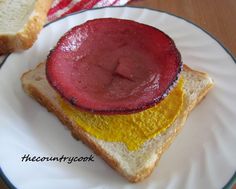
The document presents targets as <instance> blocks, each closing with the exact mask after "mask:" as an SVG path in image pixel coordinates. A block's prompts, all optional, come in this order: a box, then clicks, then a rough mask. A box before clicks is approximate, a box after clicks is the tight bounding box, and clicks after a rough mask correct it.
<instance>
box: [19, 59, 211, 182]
mask: <svg viewBox="0 0 236 189" xmlns="http://www.w3.org/2000/svg"><path fill="white" fill-rule="evenodd" d="M41 66H44V64H43V63H41V64H39V65H38V66H37V68H39V67H41ZM37 68H36V69H37ZM184 70H185V71H188V72H193V73H194V74H196V75H199V76H201V77H207V78H209V76H208V75H207V74H204V73H201V72H198V71H194V70H192V69H191V68H189V67H187V66H186V65H184ZM30 72H31V70H30V71H28V72H26V73H24V74H23V75H22V77H21V81H22V86H23V88H24V90H25V92H26V93H27V94H29V95H30V96H32V97H33V98H35V99H36V100H37V101H38V102H39V103H40V104H41V105H43V106H44V107H46V108H47V109H48V111H50V112H52V113H53V114H55V115H56V116H57V117H58V118H59V120H60V121H61V122H62V123H63V124H64V125H65V126H66V127H68V129H69V130H70V131H71V133H72V135H73V137H74V138H76V139H80V140H81V141H82V142H84V143H85V144H86V145H88V146H89V147H90V148H91V149H92V150H93V151H94V152H95V153H96V154H98V155H100V156H101V157H102V158H103V159H104V160H105V161H106V162H107V164H108V165H110V166H111V167H112V168H113V169H115V170H116V171H118V172H119V173H120V174H121V175H123V176H124V177H126V178H127V179H128V180H129V181H130V182H133V183H136V182H140V181H142V180H143V179H145V178H146V177H148V176H149V175H150V174H151V173H152V171H153V169H154V168H155V167H156V165H157V164H158V162H159V160H160V159H161V155H162V154H163V153H164V152H165V151H166V150H167V149H168V147H169V146H170V145H171V143H172V142H173V140H174V139H175V137H176V136H177V135H178V134H179V133H180V131H181V129H182V128H183V125H184V123H185V121H186V119H187V116H188V114H189V112H190V111H191V110H192V109H193V108H194V107H195V106H196V105H197V104H198V103H199V102H200V101H201V100H202V99H203V97H204V96H205V95H206V94H207V92H208V91H209V90H210V89H211V88H212V87H213V82H212V83H209V84H208V85H207V87H205V88H204V90H202V91H201V94H200V95H199V96H198V98H196V99H195V101H194V102H192V103H191V104H190V105H189V104H187V103H186V102H185V104H184V106H183V109H182V111H181V113H180V115H179V116H181V120H180V123H179V124H178V127H176V128H175V130H174V133H173V134H172V135H171V136H169V137H168V138H167V140H166V141H165V143H164V145H163V146H162V147H161V148H157V149H156V152H155V153H156V154H157V155H158V156H157V157H158V158H156V160H155V163H153V164H152V165H151V166H149V167H147V168H145V169H142V170H141V171H140V172H138V173H136V174H135V175H130V174H128V173H126V172H125V171H124V169H123V168H122V167H121V165H120V164H119V162H117V161H116V160H114V158H113V157H112V156H110V155H109V154H108V153H107V152H106V151H105V150H104V149H103V148H101V146H99V145H98V144H97V143H95V142H94V140H92V139H91V137H90V135H89V134H87V133H86V132H85V131H84V130H83V129H82V128H81V127H78V126H77V124H76V123H75V122H73V120H70V119H68V117H66V116H65V115H64V113H63V112H62V111H60V110H58V109H57V108H56V107H55V106H54V105H53V103H52V102H51V101H50V100H48V99H47V98H45V96H44V95H43V93H42V91H40V90H38V88H36V87H34V85H31V84H30V83H27V82H25V81H26V80H27V79H26V77H27V75H28V74H29V73H30Z"/></svg>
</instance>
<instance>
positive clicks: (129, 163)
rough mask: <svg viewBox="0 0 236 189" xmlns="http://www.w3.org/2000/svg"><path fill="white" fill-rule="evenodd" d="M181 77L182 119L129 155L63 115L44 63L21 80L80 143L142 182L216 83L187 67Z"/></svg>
mask: <svg viewBox="0 0 236 189" xmlns="http://www.w3.org/2000/svg"><path fill="white" fill-rule="evenodd" d="M182 76H183V77H184V92H185V97H184V107H183V109H182V110H181V113H180V115H179V116H178V117H177V119H176V120H175V121H174V123H173V124H172V125H171V126H170V127H169V128H168V129H167V130H166V131H165V132H164V133H161V134H159V135H157V136H156V137H155V138H153V139H150V140H148V141H147V142H146V143H145V144H144V145H143V146H142V147H141V148H140V149H139V150H137V151H129V150H128V149H127V148H126V146H125V145H124V144H122V143H118V142H106V141H104V140H100V139H97V138H95V137H93V136H91V135H90V134H88V133H86V132H85V131H84V130H83V129H81V128H80V127H79V126H78V125H77V124H76V123H75V121H74V120H70V119H69V118H68V117H67V116H66V115H65V114H64V113H63V109H62V108H61V105H60V103H59V101H58V93H57V92H56V91H55V90H54V89H53V88H52V87H51V86H50V85H49V83H48V82H47V79H46V75H45V63H41V64H39V65H38V66H37V67H36V68H35V69H34V70H30V71H28V72H27V73H25V74H24V75H23V76H22V78H21V80H22V86H23V88H24V90H25V92H26V93H28V94H29V95H30V96H32V97H33V98H35V99H36V100H37V101H38V102H39V103H41V104H42V105H43V106H45V107H46V108H47V109H48V110H49V111H51V112H53V113H54V114H55V115H56V116H57V117H58V118H59V119H60V120H61V122H62V123H63V124H64V125H66V126H67V127H68V128H69V129H70V130H71V132H72V134H73V136H74V137H75V138H79V139H81V140H82V141H83V142H84V143H85V144H87V145H88V146H89V147H90V148H92V149H93V150H94V151H95V153H97V154H98V155H100V156H101V157H102V158H103V159H104V160H105V161H106V162H107V163H108V164H109V165H110V166H111V167H112V168H114V169H115V170H117V171H118V172H119V173H121V174H122V175H123V176H125V177H126V178H127V179H128V180H129V181H131V182H139V181H141V180H143V179H144V178H146V177H147V176H148V175H150V174H151V172H152V171H153V169H154V167H155V165H156V164H157V162H158V161H159V160H160V157H161V155H162V154H163V152H164V151H165V150H166V149H167V148H168V146H169V145H170V144H171V143H172V141H173V139H174V138H175V137H176V136H177V134H178V133H179V132H180V130H181V128H182V127H183V125H184V122H185V120H186V118H187V115H188V113H189V112H190V111H191V110H192V109H193V108H194V107H195V105H196V104H197V103H198V102H200V101H201V99H202V98H203V97H204V96H205V95H206V94H207V92H208V91H209V89H210V88H211V87H212V86H213V81H212V79H211V78H210V77H209V76H208V75H207V74H205V73H201V72H198V71H194V70H192V69H190V68H189V67H187V66H184V71H183V72H182Z"/></svg>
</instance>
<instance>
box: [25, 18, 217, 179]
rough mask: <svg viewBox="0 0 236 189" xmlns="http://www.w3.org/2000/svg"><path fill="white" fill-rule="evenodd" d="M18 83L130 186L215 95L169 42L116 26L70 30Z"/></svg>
mask: <svg viewBox="0 0 236 189" xmlns="http://www.w3.org/2000/svg"><path fill="white" fill-rule="evenodd" d="M21 81H22V86H23V89H24V91H25V92H26V93H27V94H28V95H30V96H31V97H33V98H34V99H35V100H37V101H38V102H39V103H40V104H41V105H43V106H44V107H46V108H47V109H48V110H49V111H50V112H52V113H53V114H55V115H56V116H57V117H58V119H59V120H60V121H61V122H62V123H63V124H64V125H65V126H66V127H68V129H69V130H70V131H71V133H72V135H73V136H74V137H75V138H77V139H80V140H81V141H82V142H84V143H85V144H86V145H88V146H89V147H90V148H91V149H92V150H93V151H94V152H95V153H96V154H98V155H100V157H101V158H102V159H104V160H105V161H106V162H107V163H108V164H109V165H110V166H111V167H112V168H113V169H115V170H116V171H118V172H119V173H120V174H121V175H123V176H124V177H125V178H126V179H127V180H128V181H130V182H139V181H142V180H143V179H144V178H146V177H148V176H149V175H150V174H151V173H152V171H153V169H154V168H155V166H156V165H157V163H158V162H159V160H160V158H161V155H162V154H163V153H164V151H166V150H167V148H168V147H169V146H170V144H171V143H172V142H173V140H174V139H175V137H176V136H177V135H178V134H179V132H180V131H181V129H182V127H183V125H184V123H185V121H186V118H187V116H188V114H189V113H190V112H191V110H192V109H193V108H194V107H195V106H196V105H197V104H198V103H199V102H200V101H201V100H202V99H203V97H204V96H205V95H206V94H207V93H208V91H209V90H210V89H211V88H212V87H213V81H212V79H211V78H210V77H209V75H208V74H206V73H202V72H199V71H196V70H193V69H191V68H190V67H188V66H187V65H185V64H184V65H183V63H182V59H181V54H180V52H179V51H178V49H177V47H176V46H175V43H174V41H173V40H172V39H171V38H170V37H169V36H168V35H167V34H165V33H164V32H162V31H160V30H158V29H157V28H154V27H151V26H148V25H145V24H141V23H137V22H135V21H131V20H123V19H114V18H102V19H95V20H90V21H87V22H86V23H84V24H82V25H79V26H75V27H74V28H72V29H71V30H69V31H68V32H67V33H65V34H64V35H63V36H62V37H61V39H60V40H59V41H58V43H57V45H56V46H55V47H54V49H53V50H51V52H50V53H49V55H48V57H47V59H46V60H45V61H43V62H41V63H40V64H39V65H38V66H37V67H36V68H34V69H33V70H29V71H27V72H26V73H24V74H23V75H22V77H21Z"/></svg>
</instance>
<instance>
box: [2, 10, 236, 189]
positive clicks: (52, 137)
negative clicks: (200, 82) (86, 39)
mask: <svg viewBox="0 0 236 189" xmlns="http://www.w3.org/2000/svg"><path fill="white" fill-rule="evenodd" d="M100 17H116V18H125V19H131V20H136V21H138V22H142V23H145V24H149V25H152V26H154V27H157V28H159V29H161V30H163V31H164V32H166V33H167V34H168V35H170V36H171V37H172V38H173V39H174V41H175V42H176V44H177V47H178V48H179V50H180V52H181V54H182V58H183V62H184V63H185V64H188V65H189V66H191V67H192V68H194V69H197V70H201V71H204V72H207V73H209V75H210V76H211V77H212V78H213V79H214V81H215V83H216V84H215V87H214V89H213V90H212V91H211V92H210V93H209V94H208V95H207V97H206V98H205V100H204V101H203V102H202V103H201V104H200V105H199V106H198V107H197V108H196V109H195V110H194V111H193V112H192V113H191V115H190V117H189V118H188V120H187V123H186V125H185V127H184V129H183V131H182V132H181V134H180V135H179V136H178V137H177V139H176V140H175V142H174V143H173V145H171V147H170V148H169V150H168V151H167V152H166V153H165V154H164V155H163V157H162V159H161V161H160V163H159V165H158V167H157V168H156V169H155V170H154V172H153V173H152V175H151V176H150V177H149V178H148V179H146V180H145V181H143V182H141V183H138V184H131V183H128V182H127V181H126V180H125V179H123V178H122V177H121V176H119V175H118V174H117V173H116V172H115V171H113V170H112V169H111V168H109V167H108V166H107V165H106V164H105V163H104V162H103V161H102V160H101V159H100V158H99V157H98V156H96V155H94V156H95V161H94V162H87V163H72V164H67V163H59V162H38V163H36V162H22V161H21V157H22V156H23V155H24V154H30V155H31V156H41V157H42V156H61V155H64V156H89V155H90V154H93V152H92V151H90V149H88V148H87V147H86V146H84V145H83V144H82V143H81V142H78V141H76V140H74V139H73V138H72V137H71V135H70V132H69V131H68V130H66V129H65V128H64V127H63V125H62V124H61V123H60V122H59V121H58V120H57V118H56V117H55V116H53V115H52V114H50V113H48V112H47V111H46V110H45V109H44V108H43V107H41V106H40V105H39V104H38V103H37V102H35V101H34V100H32V99H31V98H30V97H28V96H27V95H26V94H25V93H24V92H23V90H22V88H21V83H20V76H21V75H22V73H24V72H25V71H27V70H28V69H30V68H33V67H35V66H36V65H37V64H38V63H39V62H40V61H43V60H45V58H46V56H47V54H48V52H49V50H50V49H51V48H52V47H53V46H54V45H55V43H56V42H57V40H58V39H59V38H60V37H61V36H62V34H64V33H65V32H66V31H67V30H69V29H70V28H71V27H73V26H75V25H78V24H81V23H83V22H85V21H86V20H89V19H93V18H100ZM94 45H96V44H94ZM98 48H99V47H98ZM235 82H236V65H235V62H234V60H233V58H232V57H231V56H230V55H229V54H228V53H227V52H226V51H225V49H223V48H222V46H220V45H219V43H218V42H216V40H214V39H213V38H212V37H210V36H209V35H208V34H206V33H205V32H204V31H203V30H201V29H199V28H198V27H196V26H194V25H193V24H191V23H189V22H187V21H185V20H183V19H181V18H177V17H176V16H172V15H169V14H166V13H163V12H158V11H153V10H148V9H142V8H129V7H120V8H118V7H116V8H104V9H96V10H90V11H85V12H82V13H77V14H74V15H71V16H68V17H66V18H64V19H61V20H59V21H56V22H54V23H52V24H50V25H48V26H46V27H45V28H44V29H43V31H42V32H41V34H40V36H39V39H38V40H37V42H36V43H35V45H34V46H33V47H32V48H31V49H29V50H27V51H25V52H23V53H14V54H11V55H10V56H9V57H8V58H7V60H6V61H5V63H4V65H3V66H2V68H1V70H0V91H1V93H0V149H1V154H0V165H1V169H2V171H3V172H4V174H5V175H6V177H7V178H8V179H9V180H10V182H11V183H12V184H13V185H14V186H16V187H17V188H57V189H59V188H126V189H127V188H168V189H169V188H221V187H223V186H224V185H225V184H226V183H227V181H228V180H229V179H230V178H231V176H232V175H233V173H234V171H235V170H236V161H235V160H236V148H235V145H236V128H235V126H236V100H235V97H236V88H235Z"/></svg>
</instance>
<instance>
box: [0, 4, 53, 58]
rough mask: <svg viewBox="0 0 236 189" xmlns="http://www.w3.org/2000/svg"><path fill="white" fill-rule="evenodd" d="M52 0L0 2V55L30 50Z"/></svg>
mask: <svg viewBox="0 0 236 189" xmlns="http://www.w3.org/2000/svg"><path fill="white" fill-rule="evenodd" d="M51 3H52V0H20V1H19V0H0V55H2V54H6V53H10V52H13V51H18V50H23V49H27V48H30V47H31V46H32V45H33V43H34V41H35V40H36V39H37V35H38V33H39V32H40V30H41V29H42V27H43V25H44V23H45V21H46V18H47V12H48V10H49V8H50V6H51Z"/></svg>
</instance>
